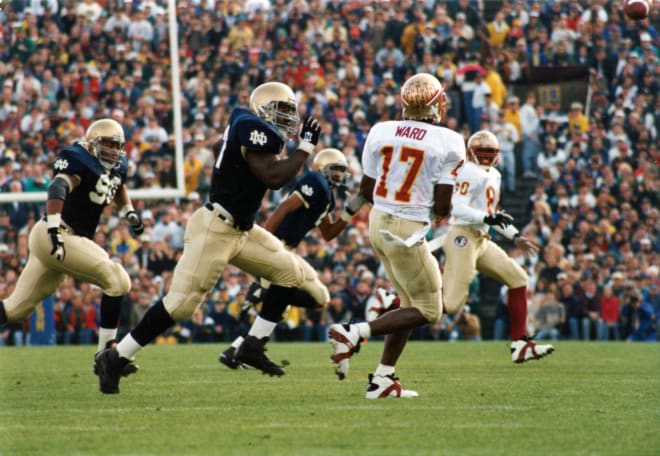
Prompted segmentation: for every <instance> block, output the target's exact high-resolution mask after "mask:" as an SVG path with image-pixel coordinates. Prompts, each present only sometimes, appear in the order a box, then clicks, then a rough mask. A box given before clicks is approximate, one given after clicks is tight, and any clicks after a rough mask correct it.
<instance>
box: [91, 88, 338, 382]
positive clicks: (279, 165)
mask: <svg viewBox="0 0 660 456" xmlns="http://www.w3.org/2000/svg"><path fill="white" fill-rule="evenodd" d="M299 124H300V121H299V117H298V107H297V104H296V99H295V96H294V94H293V91H292V90H291V88H290V87H289V86H287V85H286V84H282V83H280V82H267V83H264V84H261V85H259V86H258V87H256V88H255V89H254V90H253V91H252V93H251V94H250V100H249V109H245V108H236V109H234V110H233V111H232V113H231V115H230V117H229V121H228V125H227V127H226V129H225V131H224V133H223V135H222V137H221V138H220V139H219V140H218V141H217V142H216V143H215V144H214V147H213V149H214V152H215V155H216V160H215V165H214V167H213V176H212V179H211V191H210V195H209V199H210V200H209V201H208V202H206V203H205V204H204V205H203V206H201V207H200V208H199V209H197V210H196V211H195V212H194V213H193V214H192V216H191V217H190V220H189V222H188V224H187V226H186V233H185V238H184V242H185V244H184V248H183V255H182V256H181V258H180V259H179V262H178V263H177V265H176V267H175V269H174V275H173V277H172V283H171V285H170V288H169V291H168V293H167V295H166V296H165V297H164V298H163V299H162V300H160V301H159V302H157V303H156V304H154V305H153V306H152V307H150V308H149V310H147V312H146V313H145V315H144V317H143V318H142V320H140V322H139V323H138V324H137V326H136V327H135V328H133V330H132V331H131V332H130V333H129V334H127V335H126V336H125V337H124V338H123V339H122V340H121V341H120V342H119V344H118V345H117V346H116V347H115V348H111V349H108V350H105V351H103V352H102V353H101V355H100V356H99V357H98V358H97V360H96V367H97V368H98V370H99V372H100V373H101V375H100V389H101V392H102V393H104V394H116V393H118V392H119V379H120V375H121V369H122V368H123V366H125V365H126V364H127V363H129V360H130V359H131V358H133V357H134V356H135V354H136V353H137V352H138V351H139V350H141V349H142V348H143V347H144V346H145V345H147V344H148V343H149V342H151V341H152V340H154V339H155V338H156V337H157V336H158V335H159V334H161V333H162V332H164V331H165V330H167V329H168V328H169V327H171V326H173V325H174V324H175V322H180V321H185V320H187V319H188V318H190V316H191V315H192V314H193V312H194V311H195V309H197V307H199V305H200V304H201V303H202V301H203V300H204V298H205V295H206V293H207V292H208V291H209V290H211V289H212V288H213V286H214V285H215V284H216V282H217V280H218V278H219V277H220V276H221V274H222V272H223V271H224V269H225V267H226V266H227V264H228V263H231V264H233V265H235V266H237V267H239V268H241V269H242V270H244V271H245V272H247V273H250V274H252V275H254V276H259V277H263V278H265V279H266V280H269V281H270V282H271V285H270V287H269V288H268V291H267V292H266V294H265V296H264V304H263V308H262V313H261V317H262V318H263V320H264V321H267V322H268V323H272V322H277V321H279V318H280V316H281V315H282V310H283V309H284V307H285V306H286V304H282V303H286V302H288V301H290V299H289V298H290V296H291V295H292V294H295V292H296V291H297V289H298V288H300V287H302V286H303V285H304V284H305V285H306V284H307V283H308V282H309V283H310V285H309V286H308V287H307V290H308V292H309V294H310V295H311V296H312V297H313V298H314V299H315V300H316V302H317V303H318V305H319V306H324V305H325V304H326V303H327V302H328V301H329V293H328V290H327V289H326V288H325V286H323V284H322V283H321V282H320V280H318V278H316V273H314V277H312V278H309V277H306V273H307V272H308V271H307V269H306V268H305V267H304V266H303V264H302V263H301V262H300V261H299V259H298V257H296V255H294V254H293V253H292V252H290V251H289V250H287V249H286V248H285V246H284V244H283V243H282V242H281V241H280V240H279V239H277V238H276V237H275V236H274V235H273V234H271V233H270V232H268V231H267V230H265V229H264V228H262V227H260V226H258V225H255V223H254V220H255V217H256V214H257V211H258V210H259V207H260V206H261V202H262V199H263V197H264V194H265V193H266V190H268V189H276V188H280V187H282V186H283V185H284V184H286V183H287V182H289V181H290V180H291V179H293V178H294V176H295V175H296V174H297V173H298V171H299V170H300V167H301V166H302V165H303V163H305V162H306V161H307V159H308V158H309V157H310V156H311V155H312V154H313V153H314V149H315V147H316V143H317V142H318V138H319V135H320V132H321V128H320V126H319V123H318V121H317V120H316V119H314V118H313V117H308V118H307V119H305V121H304V122H303V123H302V125H299ZM299 126H300V128H299ZM297 131H299V142H298V147H297V149H296V150H295V151H294V152H293V153H292V154H291V155H290V156H289V157H288V158H285V159H280V158H279V154H280V152H282V149H283V147H284V142H285V141H286V140H287V139H288V138H289V137H290V136H292V135H295V133H296V132H297ZM283 306H284V307H283ZM258 323H259V321H257V324H255V327H256V328H255V327H253V329H254V330H255V332H254V334H258V336H255V337H248V338H246V339H245V341H244V342H243V344H241V348H242V350H243V353H244V355H243V358H244V359H250V360H251V361H250V362H251V363H252V365H257V366H258V367H259V368H260V369H261V370H264V371H268V372H274V368H271V367H270V366H271V365H275V363H273V362H272V361H271V360H270V359H269V358H268V357H267V356H266V355H265V347H264V345H265V344H266V341H267V340H268V337H266V336H265V335H266V334H269V333H270V331H269V329H270V328H268V325H266V324H265V325H259V324H258ZM272 324H273V325H275V323H272Z"/></svg>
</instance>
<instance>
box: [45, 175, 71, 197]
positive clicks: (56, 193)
mask: <svg viewBox="0 0 660 456" xmlns="http://www.w3.org/2000/svg"><path fill="white" fill-rule="evenodd" d="M68 194H69V183H68V182H67V181H66V180H64V179H62V178H61V177H55V178H54V179H53V181H52V182H51V183H50V185H49V186H48V199H60V200H65V199H66V197H67V195H68Z"/></svg>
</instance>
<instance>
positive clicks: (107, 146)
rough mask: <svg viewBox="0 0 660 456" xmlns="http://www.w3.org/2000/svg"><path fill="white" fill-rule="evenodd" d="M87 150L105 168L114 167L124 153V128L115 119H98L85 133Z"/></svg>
mask: <svg viewBox="0 0 660 456" xmlns="http://www.w3.org/2000/svg"><path fill="white" fill-rule="evenodd" d="M85 140H86V141H87V150H88V151H89V153H90V154H92V155H94V156H95V157H96V158H97V159H98V160H99V161H100V162H101V165H103V167H104V168H105V169H112V168H114V167H115V166H116V165H117V163H118V162H119V159H120V158H121V157H122V156H123V155H124V146H125V145H126V139H125V138H124V129H123V128H122V126H121V125H119V123H118V122H117V121H115V120H112V119H99V120H97V121H96V122H93V123H92V124H91V125H90V126H89V127H88V128H87V133H86V134H85Z"/></svg>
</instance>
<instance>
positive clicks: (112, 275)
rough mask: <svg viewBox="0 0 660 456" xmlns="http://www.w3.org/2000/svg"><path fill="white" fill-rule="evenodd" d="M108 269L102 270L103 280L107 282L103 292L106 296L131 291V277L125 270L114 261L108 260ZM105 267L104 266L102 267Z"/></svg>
mask: <svg viewBox="0 0 660 456" xmlns="http://www.w3.org/2000/svg"><path fill="white" fill-rule="evenodd" d="M108 263H109V264H108V266H109V267H108V271H103V274H104V278H105V282H106V283H107V284H108V286H106V287H105V288H104V289H103V292H104V293H105V294H107V295H108V296H123V295H125V294H127V293H128V292H129V291H131V278H130V277H129V276H128V273H127V272H126V270H125V269H124V268H123V267H122V266H121V265H120V264H119V263H115V262H114V261H111V260H109V261H108ZM103 269H105V268H103Z"/></svg>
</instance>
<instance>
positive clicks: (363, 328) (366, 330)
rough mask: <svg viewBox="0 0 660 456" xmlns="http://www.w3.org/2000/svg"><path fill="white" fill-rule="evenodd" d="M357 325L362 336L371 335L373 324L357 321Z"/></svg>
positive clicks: (368, 336) (365, 337) (367, 336)
mask: <svg viewBox="0 0 660 456" xmlns="http://www.w3.org/2000/svg"><path fill="white" fill-rule="evenodd" d="M355 326H356V327H357V330H358V334H359V335H360V337H362V338H364V339H368V338H370V337H371V326H369V323H356V324H355Z"/></svg>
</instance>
